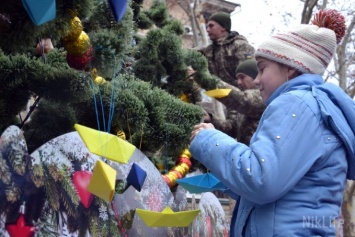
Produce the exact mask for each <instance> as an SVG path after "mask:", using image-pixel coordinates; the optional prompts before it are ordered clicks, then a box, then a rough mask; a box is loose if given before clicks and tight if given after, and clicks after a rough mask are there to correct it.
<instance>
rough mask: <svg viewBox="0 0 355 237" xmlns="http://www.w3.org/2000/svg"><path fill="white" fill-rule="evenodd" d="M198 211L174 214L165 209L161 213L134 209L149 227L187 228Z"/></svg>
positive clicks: (168, 208) (167, 208)
mask: <svg viewBox="0 0 355 237" xmlns="http://www.w3.org/2000/svg"><path fill="white" fill-rule="evenodd" d="M199 212H200V210H193V211H181V212H174V211H173V210H171V209H170V207H166V208H165V209H164V210H163V211H162V212H155V211H148V210H143V209H138V208H136V213H137V214H138V216H139V217H140V218H141V219H142V220H143V222H144V223H145V224H146V225H147V226H149V227H187V226H189V225H190V224H191V223H192V221H193V220H194V219H195V218H196V216H197V214H198V213H199Z"/></svg>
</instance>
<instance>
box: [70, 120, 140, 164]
mask: <svg viewBox="0 0 355 237" xmlns="http://www.w3.org/2000/svg"><path fill="white" fill-rule="evenodd" d="M74 128H75V130H76V131H78V133H79V135H80V137H81V139H83V141H84V143H85V145H86V147H87V148H88V149H89V151H90V152H92V153H94V154H96V155H99V156H102V157H105V158H107V159H110V160H113V161H117V162H120V163H124V164H126V163H127V162H128V160H129V158H130V157H131V155H132V154H133V152H134V150H135V149H136V147H135V146H134V145H132V144H131V143H129V142H127V141H125V140H123V139H122V138H120V137H117V136H115V135H113V134H110V133H107V132H100V131H98V130H95V129H92V128H88V127H85V126H82V125H79V124H75V125H74Z"/></svg>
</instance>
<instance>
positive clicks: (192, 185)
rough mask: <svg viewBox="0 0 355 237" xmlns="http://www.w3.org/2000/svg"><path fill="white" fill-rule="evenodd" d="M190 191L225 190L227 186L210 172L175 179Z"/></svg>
mask: <svg viewBox="0 0 355 237" xmlns="http://www.w3.org/2000/svg"><path fill="white" fill-rule="evenodd" d="M176 182H177V183H178V184H179V185H181V186H182V187H183V188H185V189H186V190H187V191H189V192H190V193H203V192H212V191H217V190H218V191H225V190H227V189H228V188H227V187H226V186H225V185H224V184H223V183H222V182H221V181H219V179H217V178H216V176H214V175H213V174H212V173H207V174H200V175H196V176H192V177H188V178H183V179H179V180H177V181H176Z"/></svg>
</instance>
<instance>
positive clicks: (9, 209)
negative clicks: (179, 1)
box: [0, 0, 217, 236]
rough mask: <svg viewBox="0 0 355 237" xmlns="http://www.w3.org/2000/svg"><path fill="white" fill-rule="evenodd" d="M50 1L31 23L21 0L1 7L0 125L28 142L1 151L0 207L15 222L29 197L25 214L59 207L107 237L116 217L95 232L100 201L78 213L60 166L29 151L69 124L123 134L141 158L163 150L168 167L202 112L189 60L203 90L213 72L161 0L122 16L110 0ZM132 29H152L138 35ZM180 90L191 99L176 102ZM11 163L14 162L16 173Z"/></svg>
mask: <svg viewBox="0 0 355 237" xmlns="http://www.w3.org/2000/svg"><path fill="white" fill-rule="evenodd" d="M53 1H54V0H53ZM25 2H26V1H25ZM55 2H56V15H55V18H54V19H52V20H50V21H48V22H45V23H43V24H38V25H37V24H35V23H34V22H33V20H31V18H30V15H29V13H28V12H27V11H26V9H25V7H24V2H23V1H21V0H5V1H3V2H2V4H1V5H0V35H1V37H0V94H1V96H0V114H1V116H0V131H1V132H3V131H4V130H5V129H6V128H7V127H9V126H10V125H16V126H18V127H20V128H21V129H22V130H23V133H24V136H25V139H26V143H27V147H28V152H23V151H22V152H19V154H20V155H16V156H13V155H10V153H11V152H10V151H7V153H6V152H5V153H3V154H1V157H0V163H1V164H3V166H2V167H3V168H0V178H1V182H0V190H12V191H13V192H12V193H13V194H14V197H13V200H9V199H6V198H5V196H4V195H5V194H4V193H2V194H1V195H0V198H1V200H2V201H1V202H0V213H2V214H5V215H6V218H7V220H11V219H13V216H14V215H16V213H17V212H18V209H19V206H20V205H21V200H22V199H23V196H24V195H27V196H26V197H27V203H26V205H27V206H31V207H37V208H31V210H32V211H31V213H29V215H28V216H29V217H28V218H29V220H28V221H35V222H39V219H41V218H42V219H43V220H42V221H45V220H46V218H45V217H46V215H45V214H43V213H47V214H48V213H53V211H56V210H58V209H63V210H65V211H66V213H67V214H68V216H69V217H68V219H70V220H71V221H70V222H69V224H70V226H69V228H70V231H78V230H79V232H80V233H81V234H82V235H83V234H84V233H85V232H86V230H87V229H90V230H91V232H93V233H94V232H95V231H96V232H100V233H101V235H102V236H105V235H106V236H114V235H115V233H116V232H117V228H115V224H114V222H109V221H108V222H107V225H103V226H105V227H106V228H103V227H102V226H101V229H100V227H99V226H97V222H95V218H96V219H97V216H98V211H97V208H98V206H99V205H102V203H96V204H95V205H92V208H90V209H89V210H88V211H86V212H81V211H82V210H78V207H77V204H78V197H77V196H76V195H75V190H74V188H73V185H72V184H71V182H70V177H69V175H68V171H66V170H63V169H61V167H57V166H56V165H55V164H38V165H32V164H31V162H29V160H30V159H31V157H29V156H28V154H31V152H33V151H35V150H36V149H37V148H38V147H39V146H41V145H42V144H44V143H46V142H48V141H49V140H51V139H52V138H55V137H57V136H60V135H62V134H65V133H68V132H71V131H74V124H76V123H78V124H81V125H84V126H87V127H91V128H94V129H97V130H101V131H105V132H109V133H112V134H117V133H121V134H122V133H123V134H125V137H126V139H127V141H129V142H131V143H132V144H133V145H135V146H136V147H137V148H139V149H140V150H141V151H142V152H144V153H145V154H147V156H148V157H151V158H153V156H154V158H155V159H156V160H158V161H159V160H160V161H161V160H162V159H166V157H167V156H168V157H170V159H171V165H173V164H174V162H175V161H174V157H177V156H178V155H179V154H180V152H181V151H182V150H183V149H184V148H187V147H188V143H189V136H190V132H191V129H192V126H193V125H195V124H197V123H198V122H199V121H200V120H201V119H202V117H203V112H202V110H201V108H200V107H199V106H198V105H195V104H194V103H195V102H197V101H198V100H199V92H198V90H196V85H195V84H194V83H193V82H191V81H190V80H187V79H186V78H187V77H188V75H187V67H188V66H189V65H191V66H193V68H194V69H195V70H196V71H197V73H196V74H195V75H194V78H195V80H196V81H197V82H198V83H199V84H201V85H202V86H203V87H204V88H206V89H208V88H214V86H215V84H216V81H217V79H216V78H215V77H213V76H211V75H210V74H209V73H208V70H207V62H206V60H205V58H204V57H202V56H201V55H200V54H199V53H198V52H196V51H193V50H189V49H183V48H182V43H181V37H180V36H181V35H182V33H183V28H182V26H181V25H180V23H179V22H177V21H176V20H173V19H169V17H168V14H167V9H166V6H165V4H164V2H162V1H155V2H154V4H153V6H152V8H151V9H149V10H143V8H142V3H143V1H141V0H135V1H132V2H128V7H127V10H126V11H125V12H124V17H123V18H122V19H121V20H117V16H115V15H114V11H113V9H112V6H110V4H109V1H108V2H106V1H93V0H80V1H79V0H56V1H55ZM139 29H151V30H150V31H149V32H148V34H147V35H146V37H143V38H142V37H139V36H138V35H137V31H138V30H139ZM51 45H53V46H54V47H53V48H52V47H51ZM183 95H187V96H188V101H189V102H192V103H186V102H183V101H182V100H181V99H180V97H181V96H183ZM31 98H32V99H33V100H34V101H35V102H34V104H33V105H32V106H31V107H30V110H29V112H28V114H27V116H26V115H25V116H23V115H20V112H21V111H23V110H24V109H25V108H26V106H27V103H28V101H29V100H30V99H31ZM167 144H169V147H168V148H169V149H166V151H167V153H166V154H165V152H162V150H164V151H165V148H166V146H167ZM9 152H10V153H9ZM75 162H77V161H75V160H74V159H73V163H75ZM15 164H22V166H21V167H22V168H21V169H22V171H21V172H18V171H16V165H15ZM58 177H60V178H58ZM5 180H6V182H5ZM35 181H36V182H35ZM21 182H25V184H26V185H23V183H21ZM20 183H21V184H20ZM16 190H20V191H16ZM1 192H4V191H1ZM59 194H61V195H59ZM37 197H41V198H37ZM3 200H6V201H3ZM45 201H48V202H49V204H48V205H45ZM95 208H96V209H95ZM78 213H79V214H78ZM80 213H81V214H80ZM79 220H80V222H79ZM83 220H85V221H83ZM42 223H43V222H42ZM54 223H55V222H54ZM78 223H80V224H78ZM43 226H45V225H43ZM98 229H99V230H98ZM41 230H42V232H43V233H44V234H43V236H46V234H45V233H46V232H45V228H42V229H41ZM47 234H48V233H47ZM116 236H117V235H116Z"/></svg>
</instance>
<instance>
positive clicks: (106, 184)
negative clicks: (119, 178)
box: [87, 160, 116, 202]
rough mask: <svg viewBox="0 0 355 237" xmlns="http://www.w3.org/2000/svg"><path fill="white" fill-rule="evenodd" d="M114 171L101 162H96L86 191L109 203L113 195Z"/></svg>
mask: <svg viewBox="0 0 355 237" xmlns="http://www.w3.org/2000/svg"><path fill="white" fill-rule="evenodd" d="M115 182H116V170H114V169H113V168H112V167H111V166H109V165H108V164H106V163H104V162H103V161H101V160H97V162H96V164H95V167H94V170H93V172H92V177H91V180H90V183H89V185H88V187H87V189H88V191H89V192H90V193H92V194H94V195H95V196H98V197H99V198H101V199H103V200H105V201H107V202H111V200H112V198H113V195H114V193H115Z"/></svg>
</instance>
